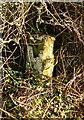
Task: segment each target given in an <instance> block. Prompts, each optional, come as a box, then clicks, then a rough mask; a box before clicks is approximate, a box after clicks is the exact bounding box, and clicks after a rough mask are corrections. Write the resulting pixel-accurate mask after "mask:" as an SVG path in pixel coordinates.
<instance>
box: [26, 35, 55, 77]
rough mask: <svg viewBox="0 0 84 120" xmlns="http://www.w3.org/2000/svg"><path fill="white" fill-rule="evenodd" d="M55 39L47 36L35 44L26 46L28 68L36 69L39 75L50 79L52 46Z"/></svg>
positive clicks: (52, 59)
mask: <svg viewBox="0 0 84 120" xmlns="http://www.w3.org/2000/svg"><path fill="white" fill-rule="evenodd" d="M39 39H40V38H39ZM54 42H55V37H52V36H49V35H43V36H41V39H40V40H37V41H36V43H35V44H34V45H33V44H28V50H27V55H28V60H27V62H29V63H30V66H31V67H33V68H34V69H36V70H37V71H38V72H39V73H41V74H43V75H45V76H48V77H52V74H53V68H54V55H53V46H54Z"/></svg>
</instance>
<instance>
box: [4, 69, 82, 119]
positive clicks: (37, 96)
mask: <svg viewBox="0 0 84 120" xmlns="http://www.w3.org/2000/svg"><path fill="white" fill-rule="evenodd" d="M5 72H6V75H5V82H3V106H2V109H4V111H3V110H2V111H3V114H2V115H3V116H4V117H3V119H4V118H6V119H7V120H9V119H10V120H12V119H15V120H22V119H24V120H27V119H29V118H31V119H34V118H35V119H40V118H46V119H50V118H53V119H63V118H74V119H76V120H79V119H80V120H82V119H83V117H84V112H83V111H84V92H83V90H82V89H83V87H84V86H82V83H83V81H82V80H81V82H80V81H78V82H77V83H76V84H75V82H76V80H77V79H78V78H76V79H74V78H73V79H72V80H70V81H69V82H67V80H66V79H65V80H63V81H62V78H61V77H59V78H52V79H50V78H48V77H42V75H39V74H38V73H37V72H36V71H34V70H32V69H31V68H30V70H29V71H27V72H26V73H25V75H26V76H27V77H26V78H25V79H22V78H21V76H20V75H21V73H19V72H17V71H12V70H11V69H8V70H6V71H5ZM78 76H79V75H78ZM79 77H82V76H79ZM66 83H67V84H66ZM80 93H81V94H80ZM6 111H7V112H6Z"/></svg>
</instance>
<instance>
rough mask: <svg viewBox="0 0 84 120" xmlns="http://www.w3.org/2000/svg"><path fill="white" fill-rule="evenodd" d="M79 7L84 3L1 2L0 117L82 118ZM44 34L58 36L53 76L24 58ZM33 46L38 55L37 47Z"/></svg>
mask: <svg viewBox="0 0 84 120" xmlns="http://www.w3.org/2000/svg"><path fill="white" fill-rule="evenodd" d="M0 8H1V4H0ZM83 9H84V5H83V2H81V3H75V2H73V3H72V2H70V3H66V2H65V3H61V2H60V3H55V2H50V3H46V2H45V1H44V2H43V0H42V1H41V2H38V3H37V2H31V3H29V2H28V3H27V2H20V3H19V2H15V3H12V2H7V3H6V2H5V3H3V4H2V10H1V9H0V13H1V14H0V15H1V16H0V20H1V22H2V25H0V26H1V28H0V36H1V34H2V37H0V54H1V52H2V57H1V58H2V61H3V63H2V65H1V66H0V72H1V69H2V68H3V67H4V68H3V74H2V79H1V81H2V88H1V89H0V92H1V93H2V107H1V108H0V112H2V116H1V119H2V120H28V119H41V118H42V119H51V118H52V119H57V120H58V119H59V120H61V119H76V120H83V118H84V89H83V88H84V55H83V54H84V37H83V36H84V12H83ZM44 34H45V35H50V36H54V37H55V38H56V41H55V44H54V48H53V55H54V59H55V63H54V64H55V65H54V71H53V77H52V78H48V77H46V76H43V75H42V74H39V73H38V72H37V71H36V70H35V68H33V67H32V66H31V65H30V64H29V61H28V60H27V57H29V58H31V53H30V55H29V54H27V52H28V51H27V47H29V46H30V47H32V48H33V47H35V48H37V46H39V44H37V43H39V42H38V41H39V40H37V39H38V38H40V37H41V36H42V35H44ZM30 38H32V39H30ZM35 43H36V44H37V46H35ZM35 48H34V50H33V51H34V54H35V56H34V57H35V58H36V57H38V55H37V53H39V51H38V50H37V49H35ZM35 52H37V53H35ZM27 55H29V56H27ZM1 58H0V60H1ZM0 62H1V61H0ZM30 62H31V60H30ZM26 66H27V67H26ZM0 87H1V86H0ZM0 97H1V94H0ZM0 105H1V104H0Z"/></svg>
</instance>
